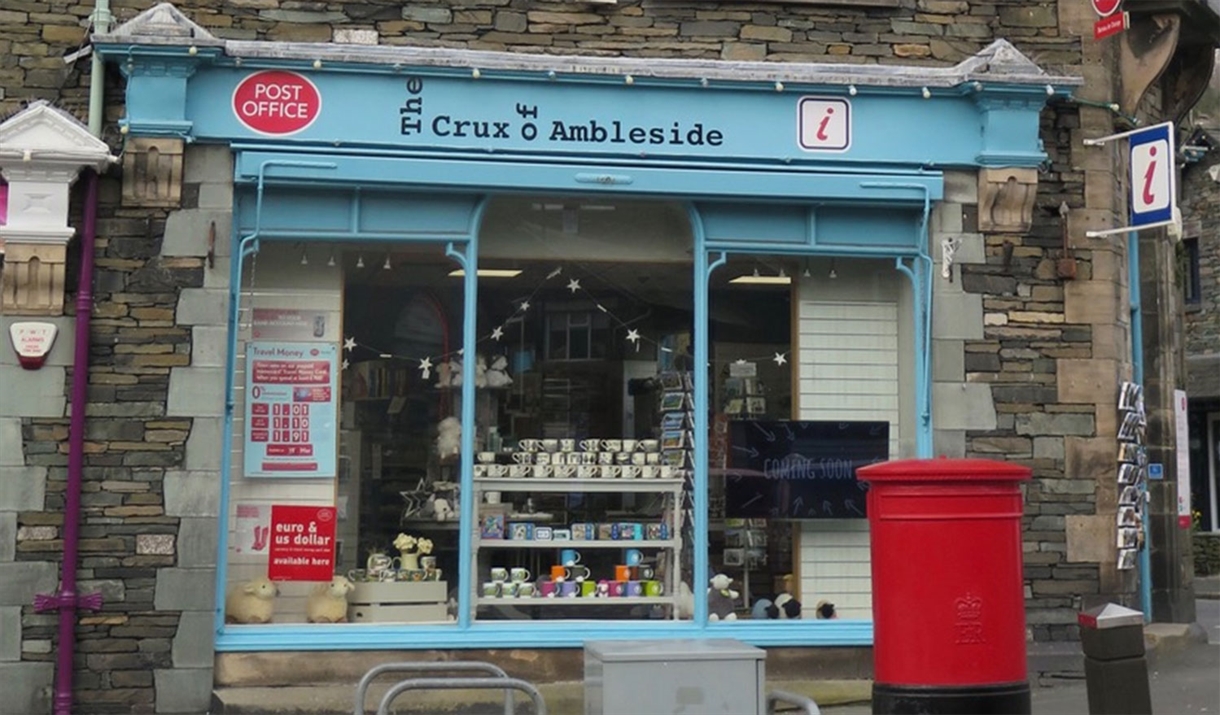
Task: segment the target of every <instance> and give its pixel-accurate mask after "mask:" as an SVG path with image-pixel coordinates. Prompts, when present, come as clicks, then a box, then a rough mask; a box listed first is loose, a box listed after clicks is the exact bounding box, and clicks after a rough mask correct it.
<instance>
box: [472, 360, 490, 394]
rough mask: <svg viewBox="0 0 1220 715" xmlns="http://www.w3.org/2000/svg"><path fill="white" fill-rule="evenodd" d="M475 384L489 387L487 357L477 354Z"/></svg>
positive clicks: (480, 386)
mask: <svg viewBox="0 0 1220 715" xmlns="http://www.w3.org/2000/svg"><path fill="white" fill-rule="evenodd" d="M474 386H475V387H479V388H482V387H487V358H485V357H483V356H482V355H476V356H475V359H474Z"/></svg>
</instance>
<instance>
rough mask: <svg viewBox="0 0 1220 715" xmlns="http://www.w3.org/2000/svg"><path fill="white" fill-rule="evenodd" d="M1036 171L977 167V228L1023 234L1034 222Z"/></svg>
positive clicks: (991, 231)
mask: <svg viewBox="0 0 1220 715" xmlns="http://www.w3.org/2000/svg"><path fill="white" fill-rule="evenodd" d="M1037 194H1038V170H1037V169H1028V168H1002V169H990V168H988V169H980V170H979V231H980V232H983V233H1025V232H1027V231H1029V229H1030V226H1031V225H1033V221H1034V199H1035V198H1036V197H1037Z"/></svg>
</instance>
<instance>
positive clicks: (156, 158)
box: [123, 137, 183, 208]
mask: <svg viewBox="0 0 1220 715" xmlns="http://www.w3.org/2000/svg"><path fill="white" fill-rule="evenodd" d="M182 154H183V141H182V140H181V139H172V138H168V137H135V138H132V139H128V140H127V147H126V149H124V151H123V204H124V205H125V206H164V207H170V208H173V207H177V206H178V204H179V203H180V202H181V201H182Z"/></svg>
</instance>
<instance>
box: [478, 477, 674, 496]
mask: <svg viewBox="0 0 1220 715" xmlns="http://www.w3.org/2000/svg"><path fill="white" fill-rule="evenodd" d="M474 483H475V488H476V489H477V490H479V491H485V492H575V493H580V492H586V493H587V492H616V493H626V492H632V493H638V492H681V491H682V486H683V480H682V479H673V478H670V479H655V478H654V479H644V478H643V477H634V478H633V477H596V478H593V479H571V478H565V477H475V479H474Z"/></svg>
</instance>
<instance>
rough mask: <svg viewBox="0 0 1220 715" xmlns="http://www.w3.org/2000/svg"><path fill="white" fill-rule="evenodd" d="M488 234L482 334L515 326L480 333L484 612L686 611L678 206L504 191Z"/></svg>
mask: <svg viewBox="0 0 1220 715" xmlns="http://www.w3.org/2000/svg"><path fill="white" fill-rule="evenodd" d="M479 240H480V246H479V254H480V255H479V266H480V270H483V271H487V272H488V275H487V277H486V278H482V277H481V278H480V281H479V310H478V331H477V332H478V334H479V335H480V336H485V335H486V336H491V335H497V334H499V332H501V331H502V332H503V337H501V338H498V339H497V340H494V341H492V342H490V343H489V344H487V347H486V349H485V350H484V349H482V348H483V345H482V344H481V345H480V348H481V350H480V352H481V353H484V354H486V358H485V359H486V360H487V361H489V362H488V365H489V373H488V379H487V384H486V386H485V387H484V388H482V389H481V390H480V396H481V397H480V407H479V411H478V417H477V420H476V421H477V423H478V434H477V436H476V441H477V443H478V444H479V445H480V447H479V449H480V451H479V452H478V453H477V454H476V455H475V461H476V463H475V465H474V483H475V488H476V498H477V500H478V501H477V504H478V506H477V510H476V511H477V514H478V524H477V525H476V527H477V530H478V533H477V538H476V539H475V554H474V558H473V559H472V562H473V564H472V568H473V570H474V573H473V574H472V575H471V578H472V579H473V586H474V588H475V596H474V599H473V601H472V603H473V604H474V605H473V608H474V614H473V615H474V619H475V620H477V621H493V620H523V619H525V620H550V619H597V620H627V619H631V620H645V619H673V618H676V617H680V616H681V615H682V614H681V613H680V612H679V609H678V607H677V600H676V595H677V594H678V593H679V587H678V583H679V574H680V573H682V569H683V565H682V563H681V560H682V557H683V551H682V548H681V546H682V543H683V542H682V538H683V535H682V528H681V527H682V523H683V514H682V504H683V500H684V499H685V498H686V494H685V492H684V489H685V486H686V484H687V483H688V480H687V479H686V476H685V475H686V474H687V471H688V469H689V466H690V465H689V463H688V461H687V454H686V453H685V452H684V451H682V450H680V449H667V448H666V446H665V445H663V444H662V441H661V440H660V438H659V435H660V428H661V424H660V420H661V418H662V413H661V412H660V411H659V404H660V401H661V399H662V397H663V395H664V392H663V390H662V377H664V376H668V375H678V374H679V372H678V371H679V370H682V369H686V368H688V367H689V365H688V364H687V363H688V361H689V357H690V350H689V348H690V345H691V329H692V324H693V313H694V303H693V298H692V269H693V266H692V262H691V249H692V237H691V231H690V227H689V222H688V220H687V218H686V213H685V211H684V209H683V207H682V206H680V205H677V204H670V203H662V202H624V201H615V202H607V201H591V200H585V201H581V200H575V199H567V200H553V199H545V198H544V199H536V200H530V199H501V200H498V201H495V202H493V203H492V204H491V206H490V207H489V209H488V212H487V216H486V218H485V219H484V221H483V227H482V231H481V232H480V237H479ZM510 274H512V275H510ZM493 276H496V277H493ZM501 276H502V277H501ZM497 366H499V369H497ZM500 370H505V371H506V374H503V375H502V374H501V372H500ZM493 375H494V377H493ZM484 395H485V397H484ZM687 555H689V554H687Z"/></svg>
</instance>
